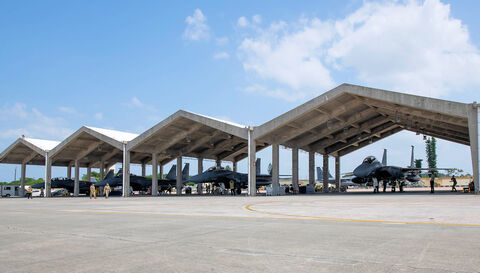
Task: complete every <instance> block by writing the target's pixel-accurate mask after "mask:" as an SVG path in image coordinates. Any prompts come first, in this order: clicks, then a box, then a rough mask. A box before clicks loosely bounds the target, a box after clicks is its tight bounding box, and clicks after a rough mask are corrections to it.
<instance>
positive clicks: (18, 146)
mask: <svg viewBox="0 0 480 273" xmlns="http://www.w3.org/2000/svg"><path fill="white" fill-rule="evenodd" d="M59 143H60V142H58V141H52V140H44V139H35V138H19V139H17V140H16V141H15V142H14V143H12V144H11V145H10V146H9V147H7V149H5V150H4V151H3V152H2V153H1V154H0V163H10V164H22V163H25V164H29V165H43V164H45V154H46V153H47V152H48V151H50V150H51V149H53V148H54V147H55V146H57V145H58V144H59Z"/></svg>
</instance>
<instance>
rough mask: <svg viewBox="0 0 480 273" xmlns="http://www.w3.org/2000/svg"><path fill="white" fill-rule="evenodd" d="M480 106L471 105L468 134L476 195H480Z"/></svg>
mask: <svg viewBox="0 0 480 273" xmlns="http://www.w3.org/2000/svg"><path fill="white" fill-rule="evenodd" d="M479 107H480V105H479V104H477V103H476V102H475V103H473V104H471V108H470V109H468V110H469V113H468V132H469V135H470V151H471V153H472V164H473V166H472V167H473V168H472V169H473V180H474V181H475V194H478V193H479V188H478V186H479V184H480V183H479V181H478V180H479V178H480V175H479V170H480V165H479V160H480V154H479V150H478V149H479V145H480V139H479V137H480V131H479V130H480V124H479V123H480V108H479Z"/></svg>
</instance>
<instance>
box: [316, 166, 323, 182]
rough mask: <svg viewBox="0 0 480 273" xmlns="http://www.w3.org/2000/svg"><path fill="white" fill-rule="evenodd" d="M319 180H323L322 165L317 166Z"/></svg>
mask: <svg viewBox="0 0 480 273" xmlns="http://www.w3.org/2000/svg"><path fill="white" fill-rule="evenodd" d="M317 180H318V181H323V170H322V168H320V167H317Z"/></svg>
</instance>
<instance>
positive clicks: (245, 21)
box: [237, 16, 248, 27]
mask: <svg viewBox="0 0 480 273" xmlns="http://www.w3.org/2000/svg"><path fill="white" fill-rule="evenodd" d="M237 26H239V27H246V26H248V19H247V18H246V17H245V16H242V17H240V18H238V20H237Z"/></svg>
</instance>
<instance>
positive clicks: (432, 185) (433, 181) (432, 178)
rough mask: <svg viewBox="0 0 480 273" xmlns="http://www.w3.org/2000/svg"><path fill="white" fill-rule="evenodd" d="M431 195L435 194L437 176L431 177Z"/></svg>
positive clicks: (432, 175)
mask: <svg viewBox="0 0 480 273" xmlns="http://www.w3.org/2000/svg"><path fill="white" fill-rule="evenodd" d="M430 193H435V174H434V173H432V174H431V175H430Z"/></svg>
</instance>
